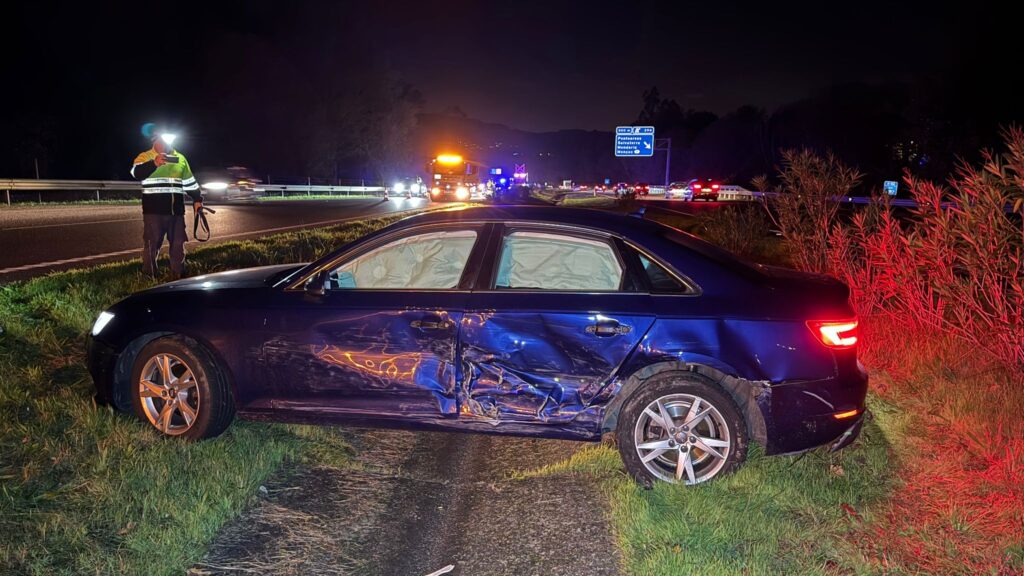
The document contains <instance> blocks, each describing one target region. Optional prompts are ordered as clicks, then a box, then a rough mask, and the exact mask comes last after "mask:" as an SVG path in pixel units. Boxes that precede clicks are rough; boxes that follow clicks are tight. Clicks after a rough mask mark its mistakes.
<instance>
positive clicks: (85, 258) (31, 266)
mask: <svg viewBox="0 0 1024 576" xmlns="http://www.w3.org/2000/svg"><path fill="white" fill-rule="evenodd" d="M417 210H418V209H415V208H414V209H411V210H395V211H393V212H384V213H382V214H365V215H363V216H350V217H348V218H340V219H336V220H323V221H320V222H311V223H309V224H295V225H293V226H279V227H277V228H267V229H264V230H252V231H249V232H237V233H235V234H226V235H224V236H217V237H216V239H217V241H220V240H226V239H228V238H237V237H239V236H251V235H254V234H269V233H272V232H284V231H286V230H295V229H298V228H316V227H319V226H327V225H330V224H341V223H343V222H351V221H353V220H366V219H369V218H378V217H381V216H395V215H399V214H405V213H407V212H415V211H417ZM188 244H192V245H196V244H200V243H199V242H196V241H194V240H190V241H188V242H187V243H186V245H188ZM140 250H142V248H141V247H140V248H132V249H130V250H118V251H117V252H107V253H105V254H92V255H90V256H79V257H77V258H65V259H64V260H54V261H52V262H40V263H38V264H25V265H23V266H14V267H11V268H2V269H0V274H9V273H11V272H24V271H25V270H36V269H38V268H47V267H49V266H61V265H64V264H75V263H78V262H88V261H90V260H99V259H101V258H113V257H115V256H125V255H128V254H138V253H139V251H140Z"/></svg>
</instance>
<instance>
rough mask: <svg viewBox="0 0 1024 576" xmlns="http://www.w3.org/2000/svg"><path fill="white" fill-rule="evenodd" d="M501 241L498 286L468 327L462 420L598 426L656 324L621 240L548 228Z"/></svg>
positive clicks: (489, 287) (511, 232)
mask: <svg viewBox="0 0 1024 576" xmlns="http://www.w3.org/2000/svg"><path fill="white" fill-rule="evenodd" d="M495 234H496V236H497V237H498V240H497V241H495V242H492V243H491V246H490V247H489V249H488V252H487V253H486V254H485V256H484V260H485V261H489V262H493V264H492V265H491V267H490V268H491V270H490V276H489V278H488V280H489V284H486V288H485V289H483V290H478V291H475V292H474V293H473V295H472V300H471V304H470V307H469V308H468V309H467V312H466V314H465V316H464V317H463V319H462V329H461V331H460V342H461V346H462V362H463V365H464V367H465V368H464V372H465V374H464V377H463V381H462V385H461V386H460V389H459V403H460V406H461V407H462V409H461V415H462V417H463V418H467V419H481V420H486V421H490V422H491V423H492V424H493V423H497V424H499V425H500V423H501V422H520V423H527V422H528V423H535V424H541V425H544V424H547V425H568V426H582V427H584V428H593V427H596V426H599V425H600V422H597V421H596V416H597V413H596V412H594V411H593V409H592V408H593V405H594V403H595V400H598V399H599V398H600V396H599V395H600V394H601V393H602V392H604V391H606V389H607V387H608V386H609V384H611V383H612V382H613V380H614V379H615V378H616V376H617V374H618V371H619V368H620V366H622V364H623V363H624V362H625V361H626V359H627V357H628V356H629V355H630V354H631V353H632V351H633V350H634V349H635V348H636V347H637V344H638V343H639V342H640V341H641V339H642V338H643V336H644V334H645V333H646V332H647V330H648V328H650V326H651V324H652V323H653V321H654V317H653V315H652V314H650V313H649V305H650V303H649V298H648V296H647V294H645V293H642V292H641V291H640V290H638V289H637V288H636V287H637V286H638V285H639V282H638V280H637V279H636V278H633V277H632V276H633V274H632V273H631V272H630V271H628V270H627V266H626V264H625V260H624V259H623V258H622V257H621V256H620V253H619V249H618V246H617V243H616V242H615V241H614V239H612V238H609V237H605V236H602V235H600V234H596V233H581V232H578V231H568V230H565V229H561V228H545V227H543V226H513V225H505V226H503V227H501V228H500V229H499V230H496V232H495ZM485 270H486V268H485ZM485 282H487V280H485V279H483V278H481V279H480V283H481V284H484V283H485ZM581 414H585V415H584V416H583V417H582V418H580V416H581Z"/></svg>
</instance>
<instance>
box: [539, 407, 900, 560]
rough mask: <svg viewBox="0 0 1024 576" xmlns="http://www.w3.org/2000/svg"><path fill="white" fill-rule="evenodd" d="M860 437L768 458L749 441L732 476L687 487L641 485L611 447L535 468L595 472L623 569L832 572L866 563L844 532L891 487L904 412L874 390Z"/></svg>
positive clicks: (861, 521)
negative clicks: (836, 446)
mask: <svg viewBox="0 0 1024 576" xmlns="http://www.w3.org/2000/svg"><path fill="white" fill-rule="evenodd" d="M869 404H870V408H871V410H872V414H873V415H874V416H873V419H872V420H871V421H870V422H868V424H867V426H866V427H865V430H864V432H863V436H862V438H861V440H859V441H858V442H857V443H856V444H855V445H854V446H852V447H850V448H848V449H846V450H843V451H840V452H838V453H836V454H828V453H827V452H825V451H822V450H818V451H814V452H810V453H807V454H804V455H801V456H783V457H776V456H768V457H766V456H764V455H763V454H762V453H761V450H760V447H758V446H756V445H755V446H753V447H752V449H751V452H750V454H749V455H748V458H747V462H746V464H745V465H744V466H743V467H742V468H741V469H740V470H739V471H738V472H737V473H735V474H733V475H731V476H728V477H725V478H721V479H718V480H716V481H715V482H712V483H710V484H706V485H701V486H696V487H693V488H687V487H683V486H676V485H669V484H659V485H656V486H655V487H654V488H653V489H651V490H644V489H643V488H641V487H640V486H638V485H637V484H636V483H635V482H633V481H632V480H631V479H629V478H628V477H627V476H626V475H625V474H624V472H622V466H621V462H620V461H619V456H618V452H617V451H616V450H615V449H614V448H613V447H610V446H608V445H600V446H594V447H591V448H587V449H584V450H582V451H580V452H578V453H577V454H576V455H575V456H573V458H571V459H570V460H567V461H565V462H562V463H559V464H555V465H551V466H548V467H546V468H542V469H540V470H538V471H536V472H534V473H532V474H536V475H552V474H554V475H561V474H569V475H571V474H588V475H594V476H597V477H598V478H600V479H601V485H602V487H603V489H604V493H605V496H606V498H607V500H608V502H609V504H610V510H609V514H610V516H611V520H612V526H613V530H614V532H615V534H616V537H617V540H618V542H619V545H620V547H621V550H622V556H623V562H624V564H625V566H624V568H625V571H626V573H628V574H634V575H643V576H647V575H660V574H722V575H732V574H751V575H753V574H834V573H856V572H862V571H864V570H866V569H867V568H868V566H867V565H866V563H865V561H864V559H863V558H862V557H861V555H860V553H859V551H858V550H857V549H856V547H854V546H853V545H851V544H850V543H849V540H848V539H849V538H851V537H852V536H853V535H854V534H857V533H859V531H860V530H861V527H862V526H863V525H865V524H866V523H868V522H871V520H872V510H874V509H875V507H876V506H877V505H878V503H880V502H883V501H884V500H885V499H886V498H888V497H889V496H890V495H891V493H892V492H893V490H894V489H895V488H896V486H897V480H896V475H895V473H894V467H893V451H892V448H891V443H892V442H893V441H894V440H896V441H898V439H899V438H901V437H903V435H904V434H905V428H906V421H907V419H906V414H905V413H904V412H902V411H901V410H899V409H898V408H897V407H895V406H893V405H892V404H889V403H887V402H886V401H884V400H882V399H881V398H878V397H872V398H871V399H870V403H869Z"/></svg>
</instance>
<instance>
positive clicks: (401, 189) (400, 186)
mask: <svg viewBox="0 0 1024 576" xmlns="http://www.w3.org/2000/svg"><path fill="white" fill-rule="evenodd" d="M391 188H392V189H394V191H395V192H398V193H402V192H405V184H403V183H402V182H395V185H394V186H392V187H391Z"/></svg>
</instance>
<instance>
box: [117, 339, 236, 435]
mask: <svg viewBox="0 0 1024 576" xmlns="http://www.w3.org/2000/svg"><path fill="white" fill-rule="evenodd" d="M131 395H132V405H133V407H134V410H135V414H136V415H137V416H138V417H139V418H140V419H141V420H142V421H144V422H149V423H150V425H152V426H153V427H154V428H156V429H157V431H159V432H160V433H161V434H164V435H166V436H175V437H180V438H185V439H189V440H200V439H203V438H212V437H214V436H217V435H219V434H220V433H221V432H223V431H224V430H225V429H226V428H227V427H228V425H229V424H230V423H231V420H232V419H233V418H234V415H235V404H234V398H233V397H232V396H231V391H230V389H229V388H228V385H227V382H226V381H225V379H224V377H223V375H222V374H221V372H220V370H219V369H218V368H217V366H216V364H215V363H214V361H213V359H212V358H211V357H210V355H209V354H208V353H207V352H206V351H205V350H204V349H203V348H202V347H201V346H200V345H199V344H198V343H197V342H195V341H194V340H191V339H189V338H184V337H182V336H165V337H162V338H157V339H156V340H153V341H152V342H150V343H149V344H146V345H145V346H144V347H143V348H142V350H141V351H140V352H139V355H138V356H137V357H136V358H135V364H134V365H133V367H132V379H131Z"/></svg>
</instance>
